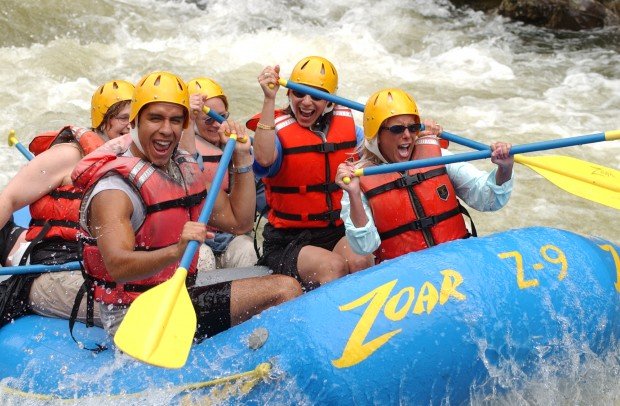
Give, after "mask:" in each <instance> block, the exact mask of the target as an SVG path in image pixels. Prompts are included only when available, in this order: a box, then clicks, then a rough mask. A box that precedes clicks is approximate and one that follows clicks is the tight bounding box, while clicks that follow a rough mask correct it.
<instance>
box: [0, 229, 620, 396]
mask: <svg viewBox="0 0 620 406" xmlns="http://www.w3.org/2000/svg"><path fill="white" fill-rule="evenodd" d="M619 292H620V247H618V246H617V245H615V244H613V243H611V242H608V241H604V240H600V239H595V238H586V237H583V236H580V235H577V234H574V233H571V232H568V231H562V230H557V229H552V228H542V227H538V228H526V229H518V230H511V231H507V232H503V233H497V234H494V235H490V236H487V237H481V238H471V239H467V240H460V241H454V242H450V243H446V244H443V245H440V246H437V247H434V248H432V249H428V250H425V251H423V252H419V253H412V254H409V255H406V256H403V257H400V258H397V259H394V260H391V261H387V262H385V263H382V264H380V265H378V266H375V267H372V268H371V269H368V270H366V271H363V272H360V273H357V274H354V275H350V276H347V277H345V278H342V279H340V280H338V281H335V282H333V283H330V284H329V285H326V286H323V287H321V288H320V289H317V290H315V291H312V292H309V293H307V294H305V295H303V296H302V297H300V298H298V299H296V300H293V301H291V302H288V303H285V304H283V305H281V306H278V307H276V308H272V309H270V310H268V311H265V312H264V313H262V314H261V315H259V316H257V317H254V318H253V319H251V320H249V321H248V322H245V323H243V324H241V325H239V326H236V327H234V328H231V329H230V330H228V331H226V332H224V333H221V334H219V335H217V336H215V337H213V338H211V339H208V340H205V341H203V342H202V343H199V344H196V345H194V346H193V347H192V350H191V353H190V356H189V359H188V362H187V364H186V365H185V366H184V367H183V368H181V369H178V370H169V369H162V368H157V367H153V366H149V365H145V364H142V363H140V362H138V361H135V360H133V359H131V358H130V357H128V356H126V355H124V354H121V353H120V352H119V351H115V350H114V349H113V348H112V347H113V345H112V344H111V342H110V339H109V338H107V337H106V335H105V333H104V332H103V331H102V330H101V329H97V328H91V329H86V328H84V327H83V326H81V325H80V326H79V328H77V330H76V337H77V338H78V340H79V341H81V342H83V343H84V345H85V346H87V347H88V346H92V345H93V344H94V343H102V342H105V343H106V344H107V345H108V347H109V348H110V349H108V350H106V351H103V352H101V353H99V354H93V353H92V352H90V351H88V350H85V349H80V348H78V346H77V345H76V344H75V343H74V342H73V341H72V340H71V338H70V336H69V332H68V328H67V322H66V321H63V320H54V319H47V318H43V317H38V316H28V317H24V318H21V319H18V320H16V321H15V322H14V323H12V324H10V325H8V326H6V327H4V328H2V329H0V377H2V379H1V381H0V399H13V398H18V399H19V398H28V397H30V398H33V397H34V398H37V399H54V398H62V399H73V400H76V399H77V400H87V398H88V399H91V400H95V401H96V400H97V399H104V400H107V401H110V400H111V399H116V401H126V400H128V399H143V400H144V399H153V398H151V396H158V397H156V398H155V399H159V400H160V401H161V402H162V403H182V402H185V404H192V402H201V403H202V402H205V401H209V402H215V403H218V402H221V403H225V404H228V403H244V404H246V403H249V404H257V405H258V404H358V405H363V404H438V403H442V402H443V403H444V404H445V403H446V401H448V402H449V403H450V404H461V403H463V402H468V399H470V396H471V394H472V392H476V391H477V392H489V393H491V392H492V393H497V391H501V390H502V388H503V387H504V386H505V383H502V381H501V380H500V379H496V377H497V371H501V370H509V371H511V374H512V375H511V378H512V379H511V385H519V382H520V380H525V379H527V378H532V377H534V378H535V377H536V375H537V374H539V373H540V366H541V365H542V364H546V365H550V364H554V363H556V364H557V365H560V363H559V361H560V360H565V359H569V360H570V362H582V361H583V359H584V357H585V356H595V357H604V356H605V355H608V354H609V353H610V352H613V351H617V349H618V337H620V294H619ZM576 349H577V350H578V352H579V353H578V354H575V351H576ZM569 352H571V353H570V354H569ZM562 370H563V368H561V367H560V368H557V369H556V370H555V373H557V374H562ZM547 371H548V369H547ZM547 373H548V372H547ZM159 400H158V401H159Z"/></svg>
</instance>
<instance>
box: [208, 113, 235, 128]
mask: <svg viewBox="0 0 620 406" xmlns="http://www.w3.org/2000/svg"><path fill="white" fill-rule="evenodd" d="M218 114H219V115H220V116H222V118H223V119H224V120H226V119H227V118H228V116H230V113H229V112H226V113H218ZM204 121H205V124H207V125H211V124H213V123H214V122H215V119H214V118H213V117H211V116H207V118H205V120H204Z"/></svg>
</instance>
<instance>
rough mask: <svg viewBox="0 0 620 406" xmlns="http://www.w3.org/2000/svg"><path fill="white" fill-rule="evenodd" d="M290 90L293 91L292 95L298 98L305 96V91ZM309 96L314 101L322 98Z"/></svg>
mask: <svg viewBox="0 0 620 406" xmlns="http://www.w3.org/2000/svg"><path fill="white" fill-rule="evenodd" d="M292 92H293V96H295V97H297V98H298V99H303V98H304V97H305V96H306V94H305V93H302V92H298V91H297V90H293V91H292ZM310 98H311V99H312V100H314V101H319V100H323V99H321V98H320V97H316V96H312V95H310Z"/></svg>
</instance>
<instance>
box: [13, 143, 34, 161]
mask: <svg viewBox="0 0 620 406" xmlns="http://www.w3.org/2000/svg"><path fill="white" fill-rule="evenodd" d="M15 148H17V149H18V150H19V152H21V153H22V155H23V156H25V157H26V159H27V160H29V161H32V158H34V155H32V153H31V152H30V151H28V149H26V147H24V146H23V145H22V143H21V142H17V143H16V144H15Z"/></svg>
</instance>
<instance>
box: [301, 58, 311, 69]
mask: <svg viewBox="0 0 620 406" xmlns="http://www.w3.org/2000/svg"><path fill="white" fill-rule="evenodd" d="M308 63H310V60H307V61H306V63H304V64H303V65H301V68H300V69H301V70H303V69H304V68H305V67H306V65H308Z"/></svg>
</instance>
